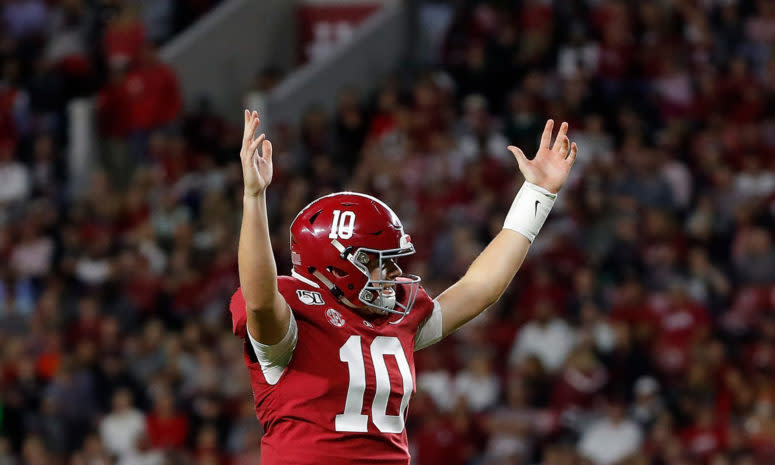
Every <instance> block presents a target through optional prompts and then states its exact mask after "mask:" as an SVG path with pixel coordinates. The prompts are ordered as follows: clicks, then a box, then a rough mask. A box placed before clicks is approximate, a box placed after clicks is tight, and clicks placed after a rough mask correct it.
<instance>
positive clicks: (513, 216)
mask: <svg viewBox="0 0 775 465" xmlns="http://www.w3.org/2000/svg"><path fill="white" fill-rule="evenodd" d="M556 198H557V194H552V193H551V192H549V191H548V190H546V189H544V188H543V187H539V186H536V185H535V184H533V183H529V182H527V181H525V183H524V184H522V188H521V189H519V192H517V196H516V197H514V202H513V203H512V204H511V208H510V209H509V213H508V214H507V215H506V221H504V222H503V228H504V229H512V230H514V231H516V232H518V233H520V234H522V235H523V236H525V237H527V240H529V241H530V242H533V240H535V238H536V236H537V235H538V231H540V230H541V226H543V225H544V221H546V217H547V216H549V212H550V211H551V210H552V206H553V205H554V200H555V199H556Z"/></svg>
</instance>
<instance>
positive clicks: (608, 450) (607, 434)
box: [578, 418, 642, 465]
mask: <svg viewBox="0 0 775 465" xmlns="http://www.w3.org/2000/svg"><path fill="white" fill-rule="evenodd" d="M641 440H642V434H641V431H640V428H638V425H637V424H635V422H633V421H632V420H629V419H622V420H621V421H619V422H613V421H611V419H609V418H604V419H602V420H599V421H597V422H595V423H593V424H592V425H591V426H590V427H589V428H587V430H586V431H584V434H582V436H581V441H579V446H578V449H579V453H580V454H581V455H582V456H583V457H585V458H587V459H589V460H591V461H592V462H594V463H595V465H613V464H615V463H618V462H619V461H620V460H622V459H624V458H627V457H629V456H630V455H632V454H634V453H636V452H637V451H638V448H639V447H640V444H641Z"/></svg>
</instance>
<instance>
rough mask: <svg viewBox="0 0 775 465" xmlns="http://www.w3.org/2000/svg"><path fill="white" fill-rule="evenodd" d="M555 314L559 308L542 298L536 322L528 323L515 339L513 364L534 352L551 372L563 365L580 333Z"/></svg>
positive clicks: (511, 358) (512, 351)
mask: <svg viewBox="0 0 775 465" xmlns="http://www.w3.org/2000/svg"><path fill="white" fill-rule="evenodd" d="M554 313H555V309H554V308H553V307H552V305H551V304H550V303H549V302H545V301H541V302H539V303H538V304H537V305H536V308H535V317H534V319H533V321H531V322H529V323H528V324H526V325H525V326H524V327H523V328H522V329H521V330H520V332H519V334H518V335H517V338H516V339H515V340H514V345H513V346H512V348H511V355H510V358H509V360H510V361H511V363H517V362H521V361H522V360H524V359H525V357H528V356H530V355H534V356H536V357H537V358H538V360H539V361H540V362H541V364H542V365H543V366H544V368H546V369H547V370H548V371H550V372H556V371H557V370H559V369H560V368H562V365H563V363H564V362H565V358H566V357H567V355H568V353H569V352H570V350H571V349H572V348H573V346H574V344H575V343H576V335H575V334H574V331H573V328H571V327H570V326H569V325H568V324H567V323H566V322H565V320H563V319H562V318H559V317H557V316H556V315H555V314H554Z"/></svg>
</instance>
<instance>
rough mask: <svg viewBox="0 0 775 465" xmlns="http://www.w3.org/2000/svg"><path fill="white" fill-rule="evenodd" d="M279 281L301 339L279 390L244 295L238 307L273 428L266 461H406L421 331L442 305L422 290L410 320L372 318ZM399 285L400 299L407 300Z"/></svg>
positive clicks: (259, 400) (267, 423)
mask: <svg viewBox="0 0 775 465" xmlns="http://www.w3.org/2000/svg"><path fill="white" fill-rule="evenodd" d="M277 283H278V288H279V291H280V293H281V294H282V296H283V297H284V298H285V301H286V302H287V303H288V305H289V306H290V308H291V311H292V312H293V316H294V318H295V320H296V323H297V327H298V341H297V343H296V347H295V350H294V351H293V355H292V357H291V359H290V362H289V363H288V365H287V366H286V368H285V370H284V371H283V373H282V376H280V378H279V381H276V384H272V383H270V382H269V381H268V380H267V378H266V377H265V374H264V372H263V371H262V367H261V365H260V364H259V363H258V362H257V361H256V358H255V356H254V355H253V352H252V351H253V347H252V346H251V344H250V342H249V341H248V339H247V336H246V335H247V332H246V329H245V302H244V299H243V297H242V293H241V291H240V290H237V292H236V293H235V294H234V297H232V302H231V306H230V308H231V311H232V319H233V323H234V331H235V334H237V335H239V336H241V337H243V338H245V363H246V364H247V366H248V369H249V370H250V378H251V383H252V388H253V395H254V398H255V406H256V414H257V417H258V419H259V421H260V422H261V425H262V426H263V428H264V431H265V434H264V437H263V440H262V442H261V464H262V465H279V464H294V465H306V464H310V465H311V464H337V465H338V464H356V463H359V464H360V463H371V464H385V465H387V464H390V465H397V464H404V465H406V464H408V463H409V448H408V443H407V437H406V429H405V419H406V414H407V404H408V403H409V399H410V397H411V396H412V394H413V393H414V392H415V385H416V383H415V370H414V351H415V335H416V334H417V332H418V328H420V326H421V325H422V324H423V322H424V321H425V320H426V319H427V318H428V317H429V316H430V315H431V314H432V313H433V310H434V305H435V303H434V301H433V300H432V299H431V298H430V297H429V296H428V294H427V293H425V291H424V290H423V289H422V288H420V290H419V293H418V296H417V298H416V300H415V303H414V305H413V306H412V309H411V312H410V313H409V314H408V315H407V316H405V317H403V318H401V317H400V316H399V315H388V316H380V315H373V316H366V315H364V314H361V313H358V312H357V311H355V310H353V309H351V308H349V307H347V306H345V305H342V304H341V303H339V302H338V301H337V300H336V299H335V298H334V297H333V296H332V295H331V294H330V293H329V292H328V291H327V290H325V289H322V288H318V287H316V286H314V284H313V283H311V282H308V281H306V280H300V279H297V278H296V277H289V276H281V277H278V280H277ZM401 288H402V286H401V285H399V286H398V289H397V298H398V299H399V300H401V299H406V296H405V295H404V294H405V293H404V292H403V289H401Z"/></svg>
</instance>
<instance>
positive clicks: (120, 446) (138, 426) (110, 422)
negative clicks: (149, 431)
mask: <svg viewBox="0 0 775 465" xmlns="http://www.w3.org/2000/svg"><path fill="white" fill-rule="evenodd" d="M144 432H145V418H144V417H143V414H142V413H140V411H139V410H136V409H131V410H127V411H125V412H120V413H115V412H114V413H110V414H108V415H107V416H105V418H103V419H102V422H101V423H100V439H102V443H103V444H104V445H105V448H106V449H107V450H108V452H110V453H111V454H116V455H118V456H119V457H123V456H124V455H126V454H128V453H132V452H134V451H135V444H136V442H137V438H138V436H140V434H143V433H144Z"/></svg>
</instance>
